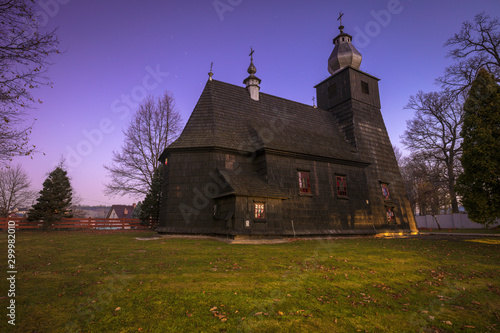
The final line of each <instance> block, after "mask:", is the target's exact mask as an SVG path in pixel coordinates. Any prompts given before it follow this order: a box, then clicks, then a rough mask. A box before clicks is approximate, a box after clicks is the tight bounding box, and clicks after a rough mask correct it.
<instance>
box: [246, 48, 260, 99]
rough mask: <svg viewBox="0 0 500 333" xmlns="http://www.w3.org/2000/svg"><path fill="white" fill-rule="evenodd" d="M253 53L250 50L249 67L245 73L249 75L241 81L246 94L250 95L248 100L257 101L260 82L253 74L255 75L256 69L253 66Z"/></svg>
mask: <svg viewBox="0 0 500 333" xmlns="http://www.w3.org/2000/svg"><path fill="white" fill-rule="evenodd" d="M253 53H254V50H253V49H250V54H249V55H250V66H248V69H247V72H248V74H250V75H249V76H248V77H247V78H246V79H245V80H243V83H244V84H245V85H246V87H247V89H248V93H249V94H250V98H251V99H253V100H255V101H258V100H259V91H260V86H259V84H260V82H261V80H260V79H259V78H258V77H257V76H255V73H257V68H256V67H255V65H254V64H253Z"/></svg>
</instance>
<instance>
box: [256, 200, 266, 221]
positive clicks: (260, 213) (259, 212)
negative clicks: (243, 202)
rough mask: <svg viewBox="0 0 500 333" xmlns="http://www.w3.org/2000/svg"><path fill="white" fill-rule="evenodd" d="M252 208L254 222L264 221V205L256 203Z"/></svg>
mask: <svg viewBox="0 0 500 333" xmlns="http://www.w3.org/2000/svg"><path fill="white" fill-rule="evenodd" d="M254 208H255V214H254V218H255V219H256V220H264V219H265V218H266V205H265V204H264V203H263V202H256V203H254Z"/></svg>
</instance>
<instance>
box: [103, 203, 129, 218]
mask: <svg viewBox="0 0 500 333" xmlns="http://www.w3.org/2000/svg"><path fill="white" fill-rule="evenodd" d="M135 206H136V205H135V203H134V204H133V205H132V206H127V205H113V206H111V208H110V209H109V212H108V214H107V215H106V218H107V219H122V218H125V219H131V218H132V212H133V211H134V209H135Z"/></svg>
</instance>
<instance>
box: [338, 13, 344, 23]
mask: <svg viewBox="0 0 500 333" xmlns="http://www.w3.org/2000/svg"><path fill="white" fill-rule="evenodd" d="M342 16H344V13H342V12H339V18H338V19H337V21H340V25H342Z"/></svg>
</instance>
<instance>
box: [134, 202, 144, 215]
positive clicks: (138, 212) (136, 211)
mask: <svg viewBox="0 0 500 333" xmlns="http://www.w3.org/2000/svg"><path fill="white" fill-rule="evenodd" d="M141 207H142V202H140V201H139V202H138V203H137V205H135V208H134V210H133V211H132V218H133V219H140V218H141V211H142V208H141Z"/></svg>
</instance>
